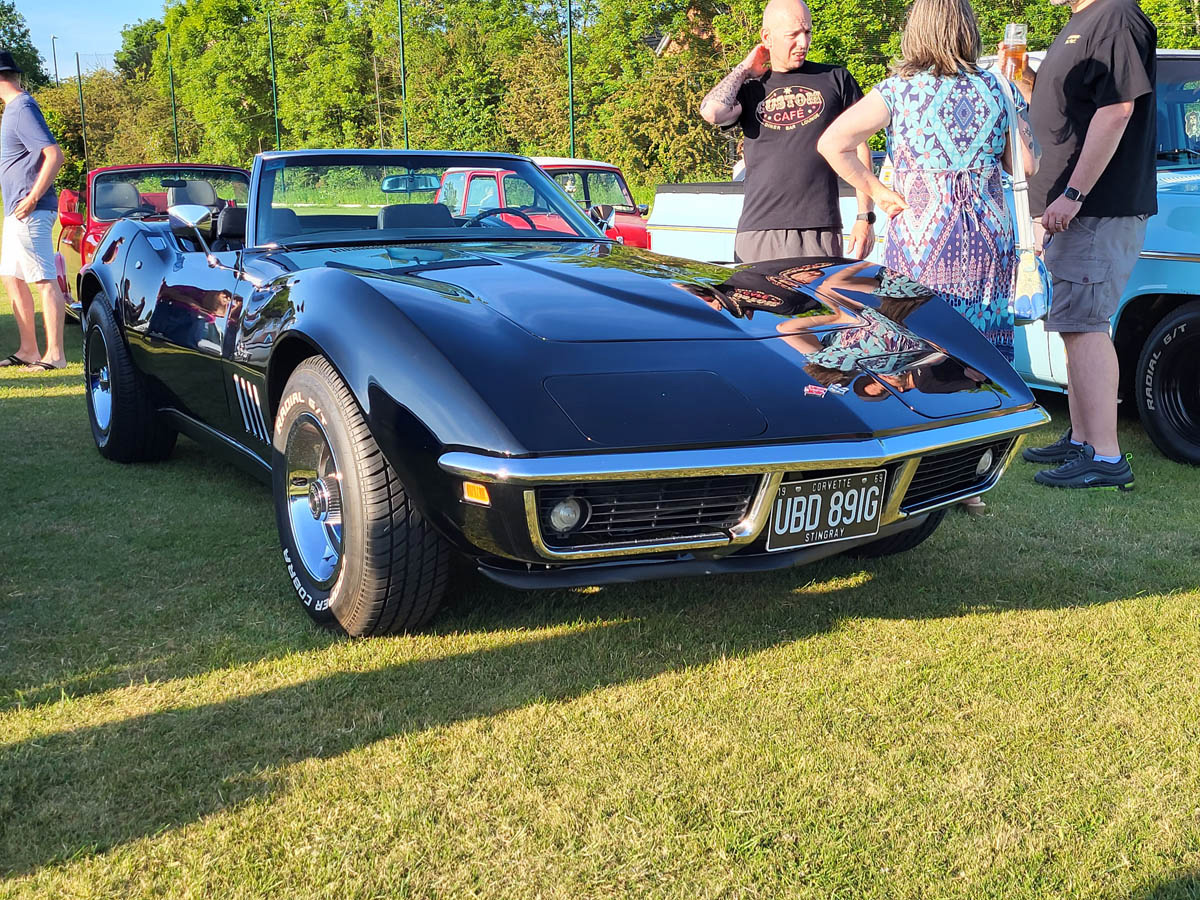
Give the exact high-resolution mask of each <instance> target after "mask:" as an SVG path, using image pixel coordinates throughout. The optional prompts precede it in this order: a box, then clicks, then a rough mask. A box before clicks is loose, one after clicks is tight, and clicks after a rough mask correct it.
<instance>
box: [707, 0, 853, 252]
mask: <svg viewBox="0 0 1200 900" xmlns="http://www.w3.org/2000/svg"><path fill="white" fill-rule="evenodd" d="M761 39H762V42H761V43H760V44H758V46H756V47H755V48H754V49H753V50H751V51H750V53H749V54H748V55H747V56H746V58H745V59H744V60H742V61H741V63H739V64H738V66H737V67H736V68H735V69H734V70H733V71H732V72H730V73H729V74H728V75H727V76H726V77H725V78H724V79H723V80H722V81H721V82H720V84H718V85H717V86H716V87H715V88H713V89H712V90H711V91H709V92H708V95H707V96H706V97H705V98H704V100H703V101H702V102H701V104H700V115H702V116H703V117H704V119H705V121H707V122H709V123H711V124H713V125H718V126H720V127H722V128H732V127H734V126H740V127H741V129H742V134H743V136H744V138H745V159H746V199H745V202H744V203H743V204H742V217H741V219H740V220H739V221H738V230H737V237H736V238H735V240H734V258H735V259H736V260H737V261H738V262H746V263H752V262H760V261H762V260H768V259H783V258H788V257H794V256H835V257H840V256H842V255H843V250H842V214H841V209H840V206H839V203H838V178H837V175H835V174H834V172H833V169H831V168H830V167H829V164H828V163H827V162H826V161H825V159H824V158H823V157H822V156H821V154H820V153H818V152H817V140H818V139H819V138H820V137H821V133H822V132H824V131H825V129H826V128H827V127H828V126H829V124H830V123H831V122H833V120H834V119H836V118H837V117H838V116H839V115H840V114H841V112H842V110H844V109H847V108H849V107H850V106H853V105H854V104H855V103H857V102H858V101H859V100H860V99H861V98H862V95H863V93H862V88H860V87H859V86H858V82H857V81H855V80H854V76H853V75H851V74H850V72H849V71H847V70H846V69H845V68H843V67H842V66H830V65H825V64H823V63H814V62H809V60H808V49H809V45H810V44H811V42H812V15H811V14H810V13H809V11H808V7H807V6H806V5H805V4H804V3H803V2H802V0H770V2H769V3H768V4H767V7H766V9H765V10H764V11H763V23H762V34H761ZM858 154H859V158H860V159H861V160H862V161H863V164H864V165H866V166H867V167H868V168H870V166H871V150H870V148H869V147H868V146H867V145H866V144H862V145H861V146H860V147H859V148H858ZM857 197H858V219H857V220H856V221H855V223H854V227H853V228H852V229H851V231H850V249H849V254H850V255H851V256H853V257H855V258H858V259H861V258H863V257H865V256H866V255H867V254H869V253H870V252H871V250H872V248H873V247H874V246H875V232H874V229H873V228H872V227H871V226H872V225H874V224H875V213H874V212H873V209H872V207H873V204H872V203H871V198H870V197H868V196H867V195H866V194H864V193H862V192H859V193H858V194H857Z"/></svg>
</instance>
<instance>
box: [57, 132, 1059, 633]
mask: <svg viewBox="0 0 1200 900" xmlns="http://www.w3.org/2000/svg"><path fill="white" fill-rule="evenodd" d="M461 167H469V168H471V169H472V170H480V169H492V170H494V171H497V172H502V171H503V172H515V173H518V174H519V175H520V176H521V177H522V178H523V179H524V180H525V181H526V182H528V183H529V185H530V186H531V187H532V189H533V193H534V196H533V197H531V198H528V199H529V201H530V207H529V208H530V209H538V210H543V211H544V210H551V211H552V212H553V213H554V215H555V216H556V217H557V218H556V226H555V227H554V228H551V227H550V226H549V225H546V224H542V225H538V224H536V221H535V220H534V219H533V218H532V216H531V215H530V213H529V211H528V210H526V209H522V208H520V207H507V208H492V209H486V208H485V209H482V210H480V211H478V212H476V213H475V214H473V215H471V216H469V217H461V216H456V215H454V213H453V212H452V211H451V209H450V208H448V207H447V206H445V205H443V204H440V203H435V202H432V198H433V197H434V195H435V193H436V192H437V190H438V187H439V185H440V184H441V182H442V176H443V175H444V174H445V172H446V171H447V170H448V169H452V168H461ZM351 204H357V205H351ZM211 215H212V213H211V210H210V209H208V208H207V207H204V206H196V205H182V206H177V207H174V208H173V209H172V210H171V215H170V218H169V219H161V220H154V219H150V218H147V219H141V220H131V219H126V220H122V221H120V222H118V223H116V224H115V225H114V226H113V227H112V228H111V229H110V230H109V232H108V234H107V235H106V236H105V237H104V240H103V241H102V243H101V245H100V247H99V248H98V250H97V253H96V256H95V258H94V260H93V262H92V263H91V264H90V265H88V266H86V267H85V268H84V269H83V270H82V271H81V272H80V275H79V279H78V288H79V290H78V293H79V296H80V298H81V299H82V300H83V303H84V309H85V313H84V372H85V378H86V388H87V390H86V394H87V404H88V411H89V414H90V418H91V427H92V432H93V435H94V437H95V441H96V444H97V446H98V447H99V449H100V452H101V453H102V454H104V455H105V456H106V457H108V458H110V459H113V460H118V461H122V462H133V461H136V460H149V459H157V458H161V457H164V456H166V455H168V454H169V453H170V452H171V449H172V447H173V445H174V443H175V439H176V434H177V432H184V433H185V434H187V435H189V436H191V437H193V438H195V439H196V440H199V441H203V442H205V443H206V444H208V445H210V446H211V447H213V448H219V449H222V450H225V451H228V453H229V454H230V456H231V457H232V458H234V459H236V460H239V461H240V462H242V463H244V464H245V465H246V466H247V467H248V468H249V469H251V470H252V471H254V472H256V473H258V474H259V475H261V476H262V477H263V478H264V479H269V480H270V482H271V484H272V486H273V489H274V496H275V509H276V518H277V523H278V527H279V534H280V541H281V553H282V558H283V565H284V566H285V568H286V571H287V577H288V579H289V581H290V582H291V584H292V587H293V589H294V590H295V592H296V595H297V596H298V598H299V599H300V601H301V603H302V604H303V606H304V608H305V609H306V610H307V611H308V613H309V615H311V616H312V617H313V618H314V619H315V620H316V621H318V622H321V623H323V624H325V625H328V626H331V627H340V628H342V629H344V630H345V631H346V632H348V633H350V634H352V635H372V634H380V633H384V632H389V631H396V630H403V629H411V628H415V627H417V626H419V625H421V624H422V623H424V622H426V621H427V620H428V619H429V617H430V616H432V615H433V613H434V611H435V609H436V608H437V606H438V602H439V600H440V599H441V597H442V595H443V594H444V592H445V590H446V584H447V575H448V572H449V570H450V566H451V561H452V558H453V557H454V556H459V557H466V558H468V559H469V560H471V562H472V563H473V564H474V565H475V567H476V568H477V569H478V570H479V571H481V572H482V573H484V574H486V575H487V576H489V577H491V578H493V579H495V580H496V581H499V582H502V583H504V584H507V585H511V586H517V587H563V586H568V585H589V584H601V583H607V582H620V581H634V580H639V579H645V578H654V577H665V576H672V575H695V574H707V573H717V572H746V571H757V570H765V569H774V568H781V567H785V566H791V565H796V564H799V563H803V562H807V561H809V560H814V559H818V558H820V557H823V556H828V555H830V554H834V553H838V552H841V551H845V550H850V551H853V552H855V553H858V554H864V555H882V554H888V553H896V552H899V551H902V550H906V549H909V548H911V547H914V546H916V545H917V544H919V543H920V542H921V541H922V540H924V539H925V538H927V537H928V536H929V535H930V534H931V533H932V532H933V530H934V529H935V528H936V527H937V525H938V523H939V522H940V521H941V519H942V516H943V515H944V507H945V506H946V505H947V504H949V503H951V502H953V501H955V500H957V499H959V498H962V497H967V496H970V495H973V494H977V493H980V492H982V491H986V490H988V489H989V488H991V487H992V486H993V485H995V483H996V482H997V480H998V479H999V478H1000V476H1001V474H1002V472H1003V471H1004V469H1005V466H1006V465H1007V463H1008V461H1009V460H1010V458H1011V457H1012V455H1013V453H1014V452H1015V451H1016V448H1017V444H1018V443H1019V439H1020V436H1021V435H1022V434H1023V433H1024V432H1026V431H1028V430H1030V429H1032V428H1035V427H1037V426H1039V425H1041V424H1042V423H1044V422H1045V421H1046V420H1047V418H1046V415H1045V413H1044V412H1043V411H1042V410H1041V409H1040V408H1039V407H1038V406H1037V405H1036V404H1035V403H1034V400H1033V397H1032V395H1031V394H1030V393H1029V391H1028V390H1027V389H1026V388H1025V386H1024V385H1023V384H1022V383H1021V380H1020V378H1019V377H1018V376H1017V375H1016V373H1015V372H1014V371H1013V369H1012V368H1011V367H1010V366H1009V365H1008V364H1007V363H1006V362H1005V361H1004V360H1003V359H1002V358H1001V357H1000V356H999V355H998V354H997V353H996V352H995V351H994V350H993V349H992V348H991V346H990V345H989V344H987V343H986V341H984V340H983V339H982V338H981V337H980V335H979V334H978V333H977V332H976V331H975V329H974V328H972V327H971V325H970V324H969V323H967V322H966V320H964V319H963V318H961V317H960V316H958V315H956V314H954V313H953V312H951V311H950V309H949V308H948V307H947V306H946V305H945V304H944V303H943V301H942V300H940V299H939V298H937V297H936V296H934V295H932V294H930V293H929V292H928V291H927V290H925V289H924V288H922V287H921V286H920V285H917V284H914V283H912V282H909V281H906V280H905V279H903V278H901V277H899V276H897V275H895V274H894V273H890V272H887V271H885V270H883V271H881V270H879V269H878V268H877V267H876V266H873V265H870V264H867V263H856V264H851V263H849V262H848V261H845V260H842V261H829V260H790V261H785V262H780V263H775V264H771V265H759V266H748V267H743V268H741V269H737V270H730V269H725V268H721V267H717V266H709V265H705V264H701V263H689V262H686V261H682V260H677V259H669V258H667V257H662V256H656V255H654V254H651V253H648V252H646V251H644V250H638V249H635V248H630V247H626V246H624V245H622V244H619V243H616V242H614V241H611V240H608V239H605V238H604V237H602V236H601V232H600V230H599V228H598V227H597V225H596V224H595V223H593V221H592V220H590V219H589V218H588V217H587V216H586V215H585V214H584V213H583V212H582V211H581V210H580V209H579V208H578V206H577V205H576V204H575V203H574V202H573V201H572V200H571V199H570V198H569V197H568V196H567V195H566V194H565V193H564V192H563V191H562V189H561V187H560V186H559V185H558V184H557V183H556V182H555V181H554V180H553V179H551V178H550V177H549V176H548V175H546V173H544V172H543V171H541V170H540V169H539V168H538V167H537V166H536V165H534V163H533V162H531V161H530V160H528V159H524V158H521V157H515V156H501V155H484V154H469V153H459V154H452V153H425V152H417V151H413V152H401V151H348V150H341V151H295V152H283V153H268V154H264V155H261V156H259V157H258V158H257V159H256V160H255V163H254V169H253V178H252V183H251V192H250V202H249V207H248V208H247V207H242V206H238V207H231V208H227V209H224V210H222V211H221V214H220V216H219V218H218V221H217V223H216V227H215V231H214V230H211V226H210V220H211ZM514 221H515V223H516V224H514Z"/></svg>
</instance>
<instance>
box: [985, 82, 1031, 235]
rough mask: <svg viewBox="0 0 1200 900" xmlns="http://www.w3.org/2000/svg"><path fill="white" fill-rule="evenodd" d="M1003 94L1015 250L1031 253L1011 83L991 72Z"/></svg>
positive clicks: (1026, 185)
mask: <svg viewBox="0 0 1200 900" xmlns="http://www.w3.org/2000/svg"><path fill="white" fill-rule="evenodd" d="M992 74H993V75H995V77H996V81H997V82H998V83H999V85H1000V92H1001V93H1002V94H1004V100H1005V105H1006V106H1007V107H1008V146H1009V149H1010V151H1011V156H1012V167H1013V172H1012V189H1013V212H1014V216H1015V218H1016V226H1017V249H1018V250H1030V251H1032V250H1033V249H1034V248H1035V247H1036V244H1035V243H1034V238H1033V216H1031V215H1030V214H1029V181H1028V180H1027V179H1026V177H1025V156H1024V154H1023V153H1022V152H1021V131H1020V128H1019V127H1018V124H1017V123H1018V121H1019V119H1018V116H1017V104H1016V101H1015V100H1014V99H1013V87H1012V84H1011V82H1009V80H1008V79H1007V78H1005V77H1004V76H1003V75H1001V74H1000V73H998V72H993V73H992Z"/></svg>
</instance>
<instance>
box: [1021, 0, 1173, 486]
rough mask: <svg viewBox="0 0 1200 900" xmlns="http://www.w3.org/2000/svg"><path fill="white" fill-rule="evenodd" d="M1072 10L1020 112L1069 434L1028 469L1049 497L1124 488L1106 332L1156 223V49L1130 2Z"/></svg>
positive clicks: (1128, 476)
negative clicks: (1059, 343)
mask: <svg viewBox="0 0 1200 900" xmlns="http://www.w3.org/2000/svg"><path fill="white" fill-rule="evenodd" d="M1051 2H1052V3H1062V2H1070V3H1071V13H1072V15H1071V19H1070V21H1069V22H1068V23H1067V24H1066V26H1065V27H1064V28H1063V30H1062V31H1061V32H1060V33H1059V35H1058V37H1056V38H1055V39H1054V43H1053V44H1051V45H1050V49H1049V50H1048V51H1046V58H1045V61H1043V62H1042V64H1041V66H1040V67H1039V69H1038V71H1037V78H1036V81H1035V82H1034V85H1033V92H1032V98H1031V101H1030V105H1029V111H1030V115H1029V118H1030V124H1031V125H1032V126H1033V132H1034V137H1035V138H1036V139H1037V141H1038V142H1039V143H1040V144H1041V146H1042V161H1041V168H1039V169H1038V172H1037V174H1036V175H1035V176H1034V177H1033V178H1031V179H1030V191H1029V195H1030V207H1031V211H1032V212H1033V214H1034V215H1035V216H1037V215H1040V216H1041V220H1042V226H1043V227H1044V228H1045V230H1046V235H1047V241H1048V243H1047V244H1046V250H1045V260H1046V266H1047V268H1048V269H1049V270H1050V274H1051V276H1053V280H1054V298H1053V303H1052V304H1051V307H1050V314H1049V315H1048V316H1047V317H1046V330H1047V331H1057V332H1059V333H1061V334H1062V337H1063V343H1064V344H1065V345H1066V349H1067V394H1068V400H1069V402H1070V407H1071V427H1070V429H1069V430H1068V431H1067V432H1066V434H1064V435H1063V436H1062V437H1061V438H1060V439H1059V440H1058V441H1056V442H1055V443H1053V444H1051V445H1049V446H1048V447H1031V448H1029V449H1027V450H1026V451H1025V458H1026V459H1027V460H1030V461H1031V462H1044V463H1058V464H1059V465H1058V467H1057V468H1053V469H1045V470H1043V471H1041V472H1038V473H1037V475H1036V476H1035V478H1036V480H1037V481H1038V483H1040V484H1045V485H1051V486H1055V487H1068V488H1087V487H1110V488H1111V487H1116V488H1120V489H1122V490H1129V489H1130V488H1132V487H1133V471H1132V470H1131V469H1130V468H1129V463H1128V462H1127V461H1126V459H1125V458H1124V457H1123V456H1122V455H1121V448H1120V445H1119V444H1118V442H1117V378H1118V374H1119V370H1118V363H1117V354H1116V350H1115V349H1114V348H1113V344H1112V339H1111V337H1110V328H1111V326H1110V320H1111V319H1112V317H1113V315H1114V314H1115V313H1116V311H1117V305H1118V303H1120V300H1121V295H1122V293H1123V292H1124V290H1125V283H1126V282H1127V281H1128V280H1129V275H1130V273H1131V272H1132V271H1133V266H1134V264H1135V263H1136V262H1137V258H1138V254H1139V253H1140V252H1141V249H1142V240H1143V238H1144V237H1145V234H1146V219H1147V218H1149V217H1150V216H1151V215H1153V214H1154V213H1156V212H1157V211H1158V194H1157V184H1156V179H1155V133H1156V121H1155V103H1154V79H1155V47H1156V45H1157V43H1158V34H1157V32H1156V30H1155V28H1154V24H1153V23H1152V22H1151V21H1150V20H1149V19H1148V18H1146V15H1145V14H1144V13H1143V12H1142V10H1141V8H1140V7H1139V6H1138V4H1137V0H1051Z"/></svg>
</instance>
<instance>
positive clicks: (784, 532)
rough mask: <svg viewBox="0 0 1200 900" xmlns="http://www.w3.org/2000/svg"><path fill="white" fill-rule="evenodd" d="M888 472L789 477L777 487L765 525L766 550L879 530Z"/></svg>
mask: <svg viewBox="0 0 1200 900" xmlns="http://www.w3.org/2000/svg"><path fill="white" fill-rule="evenodd" d="M886 487H887V472H886V471H885V470H883V469H875V470H873V471H870V472H855V473H854V474H853V475H835V476H831V477H829V478H810V479H808V480H807V481H786V482H784V483H783V484H781V485H780V486H779V492H778V493H777V494H776V495H775V503H774V505H773V507H772V508H771V521H770V522H769V523H768V524H767V549H768V550H794V549H796V548H797V547H811V546H813V545H814V544H828V543H830V542H832V541H848V540H850V539H851V538H858V537H869V536H870V535H872V534H877V533H878V532H879V517H880V515H881V514H882V513H883V502H884V499H885V497H886V490H885V488H886Z"/></svg>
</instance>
